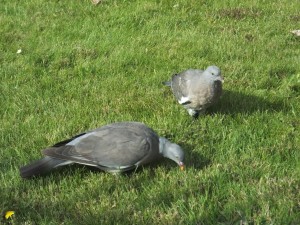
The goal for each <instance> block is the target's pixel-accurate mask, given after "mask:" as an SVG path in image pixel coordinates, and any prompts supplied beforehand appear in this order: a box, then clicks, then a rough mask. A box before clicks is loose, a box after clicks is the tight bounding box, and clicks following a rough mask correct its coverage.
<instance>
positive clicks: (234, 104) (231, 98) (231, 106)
mask: <svg viewBox="0 0 300 225" xmlns="http://www.w3.org/2000/svg"><path fill="white" fill-rule="evenodd" d="M287 110H289V107H288V106H287V105H285V104H284V102H283V101H280V100H276V99H274V100H273V101H268V100H266V99H263V98H261V97H258V96H254V95H250V94H244V93H240V92H235V91H228V90H225V91H223V95H222V97H221V99H220V101H219V102H218V103H217V104H216V105H214V106H212V107H210V108H209V109H208V110H207V112H208V113H209V114H214V113H221V114H237V113H244V114H251V113H254V112H259V111H275V112H278V111H287Z"/></svg>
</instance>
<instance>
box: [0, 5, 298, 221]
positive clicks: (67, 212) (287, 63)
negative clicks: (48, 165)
mask: <svg viewBox="0 0 300 225" xmlns="http://www.w3.org/2000/svg"><path fill="white" fill-rule="evenodd" d="M299 8H300V4H299V1H291V0H281V1H274V0H265V1H258V0H254V1H250V0H246V1H237V0H225V1H217V0H211V1H204V0H190V1H180V0H179V1H170V0H161V1H158V0H131V1H129V0H105V1H104V2H103V3H102V4H99V5H97V6H95V5H93V4H91V2H90V1H88V0H86V1H41V0H28V1H8V0H2V1H1V4H0V30H1V35H0V81H1V82H0V98H1V99H0V115H1V116H0V124H1V126H0V159H1V163H0V170H1V174H0V184H1V186H0V212H2V213H4V212H5V211H7V210H13V211H15V214H14V215H13V216H12V217H11V219H8V220H6V221H5V219H4V218H0V224H2V223H3V224H5V223H10V224H27V225H29V224H38V225H41V224H44V225H48V224H70V225H71V224H82V225H88V224H164V225H165V224H203V225H207V224H300V161H299V159H300V141H299V140H300V138H299V137H300V132H299V126H300V119H299V113H300V94H299V93H300V45H299V44H300V39H299V37H296V36H293V34H291V33H290V30H295V29H300V14H299ZM18 50H21V52H20V51H19V53H17V52H18ZM213 64H215V65H217V66H219V67H220V68H221V70H222V73H223V75H224V78H225V83H224V89H225V91H224V94H223V96H222V98H221V101H220V102H219V103H218V104H217V105H215V106H214V107H212V108H211V109H210V110H209V112H208V113H207V114H206V115H204V116H202V117H200V118H199V119H198V120H193V119H192V118H191V117H190V116H189V115H188V114H187V112H186V111H185V109H184V108H183V107H181V106H180V105H178V104H177V103H176V101H175V98H174V97H173V96H172V93H171V91H170V90H169V89H168V88H166V87H164V86H163V85H162V84H161V82H162V81H165V80H168V79H169V78H170V76H171V75H172V74H173V73H175V72H180V71H182V70H185V69H188V68H206V67H207V66H209V65H213ZM116 121H140V122H144V123H145V124H147V125H148V126H150V127H152V128H153V129H154V130H156V131H157V133H158V134H159V135H161V136H165V137H167V138H169V139H170V140H172V141H173V142H176V143H178V144H180V145H181V146H182V147H183V149H184V150H185V153H186V160H185V163H186V170H185V171H180V170H179V168H178V166H176V164H175V163H173V162H171V161H169V160H163V161H161V162H159V163H157V164H155V165H153V166H148V167H145V168H143V169H140V170H138V171H137V172H136V173H131V174H124V175H121V176H114V175H112V174H107V173H103V172H98V171H95V170H91V169H90V168H87V167H82V166H76V165H75V166H68V167H65V168H62V169H59V170H56V171H54V172H52V173H50V174H49V175H47V176H44V177H39V178H35V179H31V180H23V179H21V178H20V176H19V171H18V169H19V167H20V166H23V165H25V164H27V163H29V162H30V161H32V160H35V159H38V158H40V157H41V152H40V150H41V149H43V148H45V147H47V146H50V145H53V144H54V143H56V142H58V141H61V140H63V139H66V138H69V137H70V136H73V135H75V134H78V133H80V132H82V131H85V130H89V129H93V128H96V127H99V126H102V125H104V124H108V123H111V122H116Z"/></svg>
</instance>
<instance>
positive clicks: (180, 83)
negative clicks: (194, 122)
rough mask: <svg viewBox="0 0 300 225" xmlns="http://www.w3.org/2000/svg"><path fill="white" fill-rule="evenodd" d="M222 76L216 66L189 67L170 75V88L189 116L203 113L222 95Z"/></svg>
mask: <svg viewBox="0 0 300 225" xmlns="http://www.w3.org/2000/svg"><path fill="white" fill-rule="evenodd" d="M222 82H223V77H222V75H221V71H220V69H219V68H218V67H217V66H209V67H208V68H207V69H206V70H204V71H203V70H199V69H189V70H185V71H183V72H181V73H179V74H175V75H173V76H172V80H171V89H172V92H173V94H174V96H175V97H176V99H177V101H178V102H179V104H181V105H183V106H184V107H185V108H186V109H187V111H188V113H189V114H190V115H191V116H197V115H198V114H199V113H204V112H205V110H206V109H207V108H208V107H209V106H211V105H213V104H214V103H216V102H217V101H218V100H219V98H220V96H221V95H222Z"/></svg>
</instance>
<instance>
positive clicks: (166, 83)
mask: <svg viewBox="0 0 300 225" xmlns="http://www.w3.org/2000/svg"><path fill="white" fill-rule="evenodd" d="M162 84H163V85H166V86H168V87H171V81H164V82H162Z"/></svg>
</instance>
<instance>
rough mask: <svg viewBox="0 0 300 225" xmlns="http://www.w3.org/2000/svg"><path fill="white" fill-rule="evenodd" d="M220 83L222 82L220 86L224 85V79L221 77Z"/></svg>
mask: <svg viewBox="0 0 300 225" xmlns="http://www.w3.org/2000/svg"><path fill="white" fill-rule="evenodd" d="M221 82H222V84H223V83H224V77H223V76H221Z"/></svg>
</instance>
